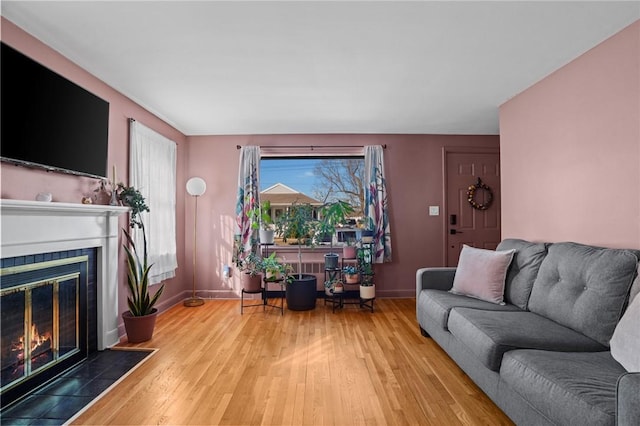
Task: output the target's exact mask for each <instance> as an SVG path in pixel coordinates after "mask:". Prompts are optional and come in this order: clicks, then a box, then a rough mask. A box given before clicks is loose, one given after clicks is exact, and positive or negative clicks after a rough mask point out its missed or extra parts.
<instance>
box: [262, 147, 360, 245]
mask: <svg viewBox="0 0 640 426" xmlns="http://www.w3.org/2000/svg"><path fill="white" fill-rule="evenodd" d="M363 181H364V158H363V157H362V156H348V157H346V156H342V157H337V156H336V157H327V156H323V157H262V158H261V160H260V200H261V201H262V202H264V201H269V203H270V204H271V211H270V215H271V217H272V219H273V220H274V221H276V220H277V218H278V217H279V216H280V215H282V214H283V212H285V211H286V210H287V209H288V208H290V206H291V205H294V204H310V205H311V206H313V207H316V208H317V209H316V210H315V212H314V217H316V218H317V217H318V211H319V209H320V207H321V206H322V205H324V204H325V203H328V202H332V201H338V200H341V201H345V202H347V203H349V204H350V205H351V206H352V207H353V208H354V213H353V217H351V218H349V220H348V221H347V223H344V224H341V225H340V226H339V227H338V228H337V229H336V234H335V235H334V241H333V242H334V245H335V244H338V245H340V244H344V243H346V242H347V241H348V240H351V239H355V236H356V227H357V225H358V221H359V220H361V219H362V216H363V214H364V213H363V212H364V187H363ZM276 237H277V236H276ZM279 242H280V243H281V239H278V238H276V244H278V243H279ZM323 242H326V243H329V240H325V241H323Z"/></svg>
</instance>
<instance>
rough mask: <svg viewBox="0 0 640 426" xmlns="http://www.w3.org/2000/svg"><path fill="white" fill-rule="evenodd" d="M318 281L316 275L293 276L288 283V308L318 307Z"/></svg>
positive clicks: (297, 309)
mask: <svg viewBox="0 0 640 426" xmlns="http://www.w3.org/2000/svg"><path fill="white" fill-rule="evenodd" d="M317 283H318V280H317V279H316V276H315V275H302V277H300V278H299V276H298V275H294V276H293V280H292V281H291V282H290V283H288V284H287V291H286V298H287V308H289V309H290V310H292V311H309V310H311V309H315V307H316V295H317V290H316V287H317Z"/></svg>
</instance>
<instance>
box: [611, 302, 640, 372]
mask: <svg viewBox="0 0 640 426" xmlns="http://www.w3.org/2000/svg"><path fill="white" fill-rule="evenodd" d="M609 346H610V347H611V356H613V359H615V360H616V361H618V362H619V363H620V365H622V366H623V367H624V368H625V370H627V371H628V372H630V373H640V294H639V295H637V296H636V297H635V298H634V299H633V300H632V301H631V304H630V305H629V307H628V308H627V310H626V311H625V313H624V315H623V316H622V318H620V322H619V323H618V325H617V326H616V329H615V330H614V331H613V337H611V341H610V342H609Z"/></svg>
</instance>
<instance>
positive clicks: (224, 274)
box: [222, 265, 231, 280]
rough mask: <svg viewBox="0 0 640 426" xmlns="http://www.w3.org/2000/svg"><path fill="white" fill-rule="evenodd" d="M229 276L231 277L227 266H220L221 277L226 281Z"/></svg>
mask: <svg viewBox="0 0 640 426" xmlns="http://www.w3.org/2000/svg"><path fill="white" fill-rule="evenodd" d="M230 276H231V268H229V265H223V266H222V277H223V278H224V279H225V280H226V279H227V278H229V277H230Z"/></svg>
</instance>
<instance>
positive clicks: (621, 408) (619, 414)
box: [616, 373, 640, 426]
mask: <svg viewBox="0 0 640 426" xmlns="http://www.w3.org/2000/svg"><path fill="white" fill-rule="evenodd" d="M616 425H617V426H631V425H635V426H637V425H640V373H627V374H623V375H622V376H620V378H619V379H618V387H617V390H616Z"/></svg>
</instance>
